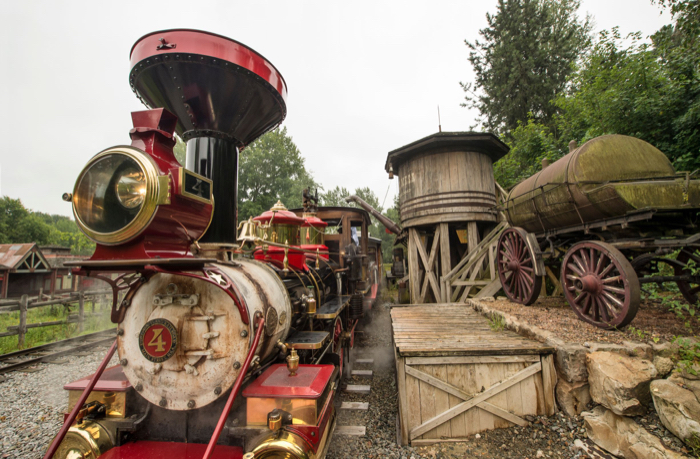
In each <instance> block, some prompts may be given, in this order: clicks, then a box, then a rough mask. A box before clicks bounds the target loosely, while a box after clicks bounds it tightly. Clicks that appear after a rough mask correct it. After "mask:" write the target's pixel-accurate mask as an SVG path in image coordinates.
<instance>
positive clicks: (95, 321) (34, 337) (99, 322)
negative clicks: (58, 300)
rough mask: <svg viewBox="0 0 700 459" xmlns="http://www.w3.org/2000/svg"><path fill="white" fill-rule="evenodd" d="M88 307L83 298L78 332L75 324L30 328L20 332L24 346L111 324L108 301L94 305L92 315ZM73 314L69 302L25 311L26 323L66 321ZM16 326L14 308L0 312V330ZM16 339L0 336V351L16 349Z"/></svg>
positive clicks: (97, 329) (88, 304)
mask: <svg viewBox="0 0 700 459" xmlns="http://www.w3.org/2000/svg"><path fill="white" fill-rule="evenodd" d="M92 309H93V304H92V303H91V302H87V301H86V302H85V322H84V328H83V331H82V332H81V333H78V324H77V323H71V324H63V325H51V326H48V327H40V328H30V329H29V330H27V333H26V334H25V335H24V347H25V348H28V347H34V346H40V345H42V344H47V343H52V342H54V341H59V340H62V339H66V338H72V337H75V336H79V335H85V334H88V333H94V332H96V331H101V330H106V329H108V328H112V327H113V326H114V324H112V322H111V321H110V318H109V316H110V315H109V310H110V306H109V305H108V304H104V303H102V304H100V303H96V304H95V312H99V313H100V315H95V316H93V315H92ZM77 313H78V305H77V304H72V305H70V307H64V306H63V305H61V304H58V305H52V306H44V307H40V308H35V309H30V310H29V311H27V324H32V323H37V322H52V321H56V320H66V318H67V317H68V315H69V314H77ZM16 325H19V311H14V312H11V313H9V314H0V333H2V332H5V331H7V327H8V326H16ZM17 341H18V336H17V335H15V336H6V337H4V338H0V354H7V353H8V352H14V351H16V350H18V348H17Z"/></svg>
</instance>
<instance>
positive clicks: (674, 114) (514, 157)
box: [494, 0, 700, 187]
mask: <svg viewBox="0 0 700 459" xmlns="http://www.w3.org/2000/svg"><path fill="white" fill-rule="evenodd" d="M656 2H657V3H659V4H661V5H662V6H663V5H665V6H667V7H670V8H671V11H672V13H673V15H674V19H675V24H673V25H672V24H669V25H666V26H664V27H662V28H661V29H660V30H659V31H657V32H656V33H655V34H654V35H652V36H651V42H650V43H648V42H645V41H644V40H643V38H642V36H641V34H639V33H635V34H631V35H629V36H627V37H625V39H623V38H622V37H621V36H620V33H619V30H618V29H617V28H613V29H612V30H610V31H603V32H601V33H600V34H599V36H598V37H597V39H596V40H595V41H594V42H593V43H592V44H591V47H590V49H589V50H587V52H586V53H585V54H583V57H582V59H580V61H579V62H578V65H577V66H576V67H575V68H574V72H573V73H572V74H571V75H569V77H568V79H567V81H566V85H565V89H564V90H562V91H560V92H559V93H558V94H557V95H556V97H554V99H553V100H554V104H555V106H556V107H557V109H558V113H557V114H556V115H555V117H554V127H551V126H550V125H548V124H546V123H543V122H541V121H539V120H538V119H537V118H536V117H534V116H530V117H529V119H528V120H527V122H519V124H518V126H517V127H516V128H514V129H512V130H511V131H509V133H508V136H507V138H508V140H509V144H510V146H511V152H510V153H509V154H508V155H507V156H506V157H505V158H503V159H501V160H500V161H499V162H498V163H496V165H495V167H494V171H495V176H496V180H497V181H498V182H499V183H501V184H502V185H503V186H505V187H509V186H512V185H514V184H515V183H517V182H518V181H520V180H522V179H524V178H526V177H528V176H529V175H531V174H532V173H534V172H536V171H537V170H538V169H539V162H540V160H541V159H542V158H543V157H547V158H549V159H557V158H558V157H560V156H561V155H563V154H565V153H567V152H568V148H567V145H568V143H569V141H571V140H575V141H577V143H578V144H579V145H580V144H582V143H583V142H586V141H587V140H590V139H592V138H594V137H597V136H600V135H605V134H623V135H629V136H633V137H637V138H640V139H642V140H645V141H647V142H649V143H651V144H652V145H654V146H656V147H657V148H659V149H660V150H661V151H663V152H664V153H665V154H666V155H667V156H668V157H669V159H670V160H671V161H672V162H673V164H674V166H675V168H676V170H681V171H685V170H687V171H694V170H696V169H699V168H700V50H699V49H698V46H697V45H696V43H697V42H698V40H697V38H698V35H699V34H700V17H699V15H698V2H697V1H690V2H678V1H676V0H657V1H656Z"/></svg>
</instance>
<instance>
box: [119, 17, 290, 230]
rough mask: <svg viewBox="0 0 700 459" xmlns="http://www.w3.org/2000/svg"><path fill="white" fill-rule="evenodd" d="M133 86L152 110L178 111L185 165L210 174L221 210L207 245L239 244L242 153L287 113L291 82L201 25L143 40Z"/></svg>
mask: <svg viewBox="0 0 700 459" xmlns="http://www.w3.org/2000/svg"><path fill="white" fill-rule="evenodd" d="M129 83H130V84H131V88H132V90H133V91H134V92H135V93H136V95H137V96H138V98H139V99H141V101H142V102H143V103H144V104H145V105H146V106H148V107H150V108H159V107H162V108H165V109H167V110H168V111H169V112H171V113H174V114H175V115H176V116H177V119H178V121H177V127H176V131H177V133H178V134H179V135H180V137H182V138H183V139H184V140H186V141H187V163H186V165H185V167H186V168H187V169H189V170H191V171H193V172H196V173H198V174H200V175H203V176H204V177H206V178H208V179H210V180H211V181H212V182H213V184H212V190H213V195H214V202H215V210H214V215H213V217H212V222H211V225H210V226H209V229H208V230H207V232H206V233H205V234H204V236H203V237H202V239H201V242H207V243H214V244H222V243H223V244H233V243H235V241H236V221H237V219H238V211H237V207H238V203H237V196H238V152H239V150H240V149H241V148H242V147H244V146H246V145H248V144H249V143H250V142H252V141H253V140H255V139H257V138H258V137H260V136H261V135H263V134H264V133H265V132H267V131H269V130H270V129H273V128H274V127H275V126H277V125H278V124H280V123H281V122H282V120H284V117H285V116H286V115H287V105H286V99H287V84H286V83H285V82H284V79H283V78H282V75H280V73H279V72H278V71H277V69H276V68H275V67H274V66H273V65H272V64H271V63H270V62H268V61H267V59H265V58H264V57H262V56H261V55H260V54H258V53H256V52H255V51H253V50H252V49H250V48H248V47H247V46H245V45H243V44H241V43H238V42H237V41H234V40H231V39H230V38H226V37H222V36H221V35H216V34H212V33H209V32H202V31H199V30H184V29H173V30H164V31H160V32H153V33H151V34H148V35H145V36H143V37H141V38H140V39H139V40H138V41H137V42H136V44H135V45H134V47H133V48H132V49H131V73H130V75H129Z"/></svg>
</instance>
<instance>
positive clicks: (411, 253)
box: [408, 228, 421, 304]
mask: <svg viewBox="0 0 700 459" xmlns="http://www.w3.org/2000/svg"><path fill="white" fill-rule="evenodd" d="M408 235H409V238H408V275H409V277H410V280H409V287H410V289H411V303H413V304H417V303H420V302H421V301H420V269H419V263H418V248H417V247H416V242H415V241H416V239H418V237H417V235H416V229H415V228H409V229H408Z"/></svg>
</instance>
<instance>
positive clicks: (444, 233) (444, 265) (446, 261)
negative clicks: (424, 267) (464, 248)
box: [440, 223, 452, 303]
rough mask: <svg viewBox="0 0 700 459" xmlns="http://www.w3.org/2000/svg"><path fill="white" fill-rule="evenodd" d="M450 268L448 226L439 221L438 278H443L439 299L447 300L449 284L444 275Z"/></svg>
mask: <svg viewBox="0 0 700 459" xmlns="http://www.w3.org/2000/svg"><path fill="white" fill-rule="evenodd" d="M450 269H452V258H451V255H450V226H449V224H448V223H440V278H441V279H442V280H443V288H442V292H441V293H442V295H441V301H443V302H445V303H446V302H448V301H449V297H450V284H449V282H447V281H445V280H444V279H443V278H444V276H445V275H446V274H447V273H448V272H450Z"/></svg>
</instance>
